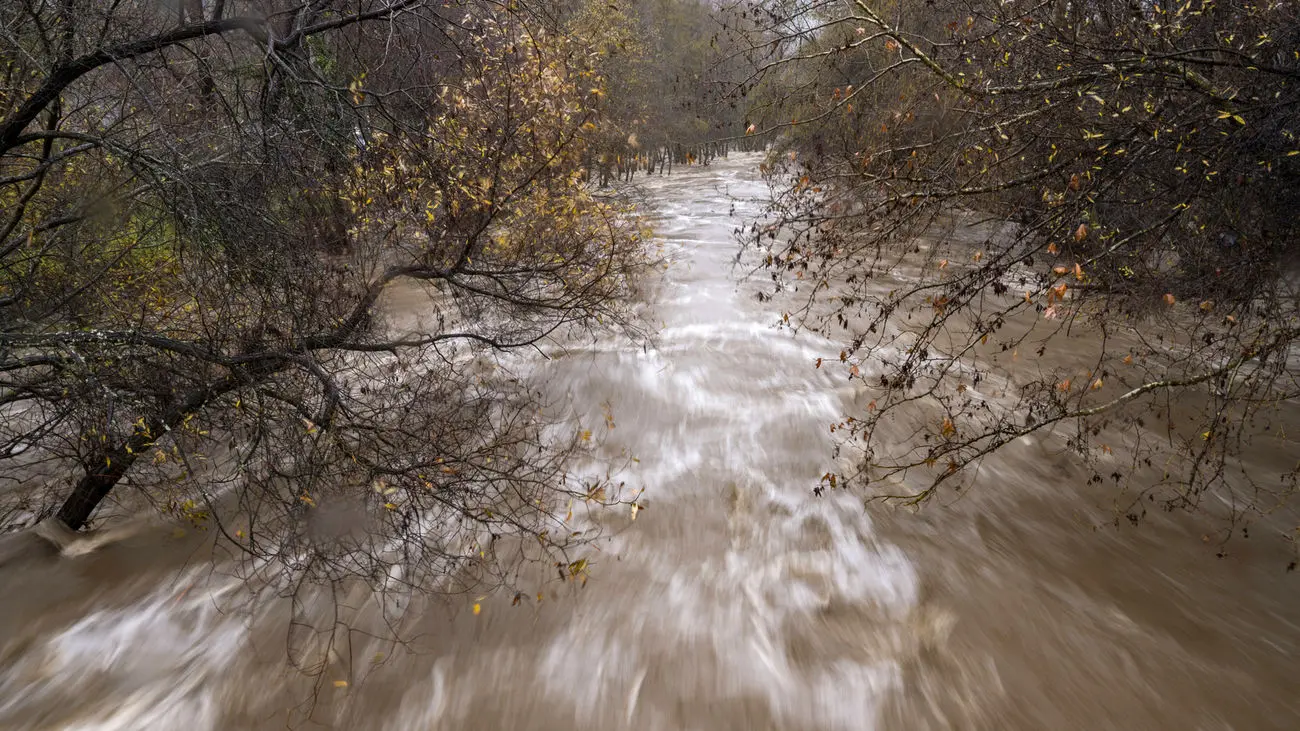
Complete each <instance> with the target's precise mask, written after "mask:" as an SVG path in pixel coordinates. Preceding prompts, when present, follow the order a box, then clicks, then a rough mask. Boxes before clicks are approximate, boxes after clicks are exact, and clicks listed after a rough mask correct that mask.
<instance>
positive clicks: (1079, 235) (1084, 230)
mask: <svg viewBox="0 0 1300 731" xmlns="http://www.w3.org/2000/svg"><path fill="white" fill-rule="evenodd" d="M1086 238H1088V224H1086V223H1081V224H1079V227H1078V228H1076V229H1075V230H1074V240H1075V241H1083V240H1084V239H1086Z"/></svg>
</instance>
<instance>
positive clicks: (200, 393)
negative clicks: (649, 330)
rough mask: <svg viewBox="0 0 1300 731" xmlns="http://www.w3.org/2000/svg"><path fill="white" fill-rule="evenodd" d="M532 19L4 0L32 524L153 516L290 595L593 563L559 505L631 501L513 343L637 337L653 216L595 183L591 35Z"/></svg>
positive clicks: (2, 325)
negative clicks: (173, 520)
mask: <svg viewBox="0 0 1300 731" xmlns="http://www.w3.org/2000/svg"><path fill="white" fill-rule="evenodd" d="M514 5H515V4H513V3H511V4H508V6H507V5H502V4H498V3H492V2H476V1H474V0H469V1H465V2H451V3H448V2H441V1H439V2H426V1H424V0H364V1H362V2H312V3H306V4H296V3H277V2H269V3H263V2H258V3H245V2H238V1H235V2H228V3H225V2H219V1H218V2H215V3H213V2H185V3H180V4H179V6H178V7H176V8H174V9H173V10H167V11H164V8H165V4H159V3H155V2H125V3H113V4H95V3H80V2H73V1H71V0H69V1H67V2H54V3H14V4H8V5H6V6H5V7H4V9H3V10H0V26H2V27H3V31H0V56H3V58H4V61H5V69H4V71H3V74H4V81H3V86H2V87H0V110H3V111H2V113H3V115H4V116H3V120H0V201H3V203H2V204H0V206H2V208H0V212H2V214H3V220H0V409H2V410H3V411H2V412H0V413H2V414H3V416H2V417H0V464H4V469H3V474H4V477H3V479H4V480H5V482H7V483H9V484H7V485H5V490H6V494H5V498H6V500H7V502H8V503H9V506H8V507H9V508H10V511H11V512H10V514H9V515H10V525H9V526H8V527H10V528H13V527H15V525H16V524H15V523H14V521H13V519H14V517H15V515H18V516H19V517H21V516H22V515H27V516H34V517H35V518H41V517H44V516H48V515H53V516H55V517H56V518H57V520H58V521H60V522H61V523H63V524H64V525H66V526H67V527H68V528H70V529H73V530H77V529H81V528H83V527H85V526H87V525H88V524H90V523H91V521H92V520H93V519H95V517H96V514H97V511H98V510H100V508H101V507H102V506H103V505H105V504H106V503H113V504H120V505H125V506H127V507H128V508H135V507H138V506H140V505H142V504H148V505H151V506H153V507H155V508H157V509H158V510H161V511H163V512H164V513H169V514H176V515H181V516H184V517H185V518H188V519H189V520H192V521H194V522H196V523H198V524H201V525H204V526H214V527H216V528H217V529H219V530H220V531H222V532H223V533H224V534H225V538H226V539H228V541H229V542H230V544H231V545H233V546H236V547H237V548H238V550H239V551H242V552H243V553H244V554H245V555H247V556H248V557H250V558H252V559H255V560H256V561H255V562H256V563H257V564H258V565H262V566H273V567H276V568H278V569H282V570H284V571H285V572H287V574H288V575H289V576H290V577H292V578H293V579H294V581H295V582H297V581H300V580H302V579H309V580H320V581H329V582H338V581H343V580H345V579H348V578H350V577H355V578H360V579H363V580H366V581H369V582H371V583H372V584H398V585H401V586H406V587H411V588H415V589H429V588H432V587H433V586H435V585H436V582H439V581H442V580H443V579H446V578H448V577H454V578H458V579H465V580H469V581H474V580H480V579H488V580H492V579H493V578H494V577H495V578H496V579H498V580H509V578H508V576H506V575H503V574H501V573H500V572H506V571H509V570H511V568H512V567H513V566H514V565H515V564H516V560H515V559H517V558H519V557H520V556H528V557H532V558H541V557H546V558H547V559H548V560H557V561H560V562H561V564H562V565H563V566H564V569H565V570H567V569H568V564H567V563H566V560H567V559H565V558H563V557H562V554H563V552H564V550H565V547H566V545H568V544H569V543H570V542H571V541H575V540H581V538H577V539H575V538H573V537H572V535H571V531H570V530H568V529H567V527H566V526H564V524H563V510H564V506H565V505H568V504H571V503H572V502H573V501H574V500H577V501H580V502H581V501H589V502H597V503H608V502H612V501H616V500H618V499H619V496H618V495H617V494H616V492H615V491H614V490H613V489H609V490H607V489H606V485H605V484H604V483H603V482H601V481H599V480H597V481H595V482H592V481H590V480H587V481H584V480H582V479H580V478H579V477H577V476H575V475H574V474H573V473H572V472H571V471H570V466H569V459H568V458H569V457H570V456H571V455H572V454H573V453H574V451H575V450H579V449H581V448H582V447H583V446H584V442H585V440H584V438H583V437H584V435H583V434H582V432H581V431H579V429H580V425H576V424H569V423H566V422H564V421H563V416H562V414H563V412H562V410H557V409H549V408H547V407H548V406H549V405H548V404H546V403H543V402H542V401H540V399H541V394H540V392H539V391H538V390H537V389H536V388H535V386H534V385H532V384H530V383H529V381H528V378H527V362H526V361H525V360H523V359H520V358H518V357H514V356H510V355H509V353H510V352H511V351H515V350H519V349H536V348H539V347H542V346H545V345H546V344H547V343H551V342H557V341H563V340H564V339H566V338H572V337H575V336H579V335H581V334H582V333H589V332H591V331H592V330H593V329H596V328H625V327H627V325H628V318H627V317H626V309H625V306H624V301H625V299H626V294H627V293H628V292H629V291H630V290H631V288H632V287H633V286H634V283H635V275H636V273H637V271H638V269H639V267H640V263H641V261H642V258H643V247H642V244H641V236H642V232H641V231H640V230H639V228H638V225H637V224H636V220H635V218H634V217H632V216H631V215H630V214H629V212H628V211H627V210H625V209H624V208H622V207H621V206H620V205H618V204H617V203H616V202H613V201H609V200H602V199H599V198H597V197H595V196H593V195H592V194H591V193H590V192H588V190H587V189H586V188H585V187H584V186H582V185H580V184H579V181H580V179H581V178H582V176H583V170H582V168H581V162H582V159H583V156H584V152H585V146H586V144H587V139H588V135H589V133H590V131H591V130H592V129H593V128H595V127H596V126H598V123H599V119H598V115H597V111H596V109H597V105H596V104H595V102H596V100H597V98H598V97H599V96H600V95H601V94H602V88H603V84H604V82H603V79H602V78H601V76H600V75H599V74H598V73H597V72H596V70H595V69H594V68H593V67H592V66H591V64H590V58H591V54H590V53H589V52H588V49H587V48H586V47H585V46H584V44H583V42H582V40H581V39H575V38H573V37H569V36H566V35H563V34H561V33H557V32H554V29H548V28H547V24H546V23H545V22H543V19H541V18H539V17H538V16H535V15H533V14H530V13H528V12H526V11H525V10H521V9H515V8H514ZM33 485H42V486H44V487H43V489H33V487H32V486H33ZM14 511H20V512H14ZM27 520H30V517H29V518H27ZM520 538H523V539H524V540H510V539H520ZM507 546H508V547H509V548H508V549H507V548H506V547H507Z"/></svg>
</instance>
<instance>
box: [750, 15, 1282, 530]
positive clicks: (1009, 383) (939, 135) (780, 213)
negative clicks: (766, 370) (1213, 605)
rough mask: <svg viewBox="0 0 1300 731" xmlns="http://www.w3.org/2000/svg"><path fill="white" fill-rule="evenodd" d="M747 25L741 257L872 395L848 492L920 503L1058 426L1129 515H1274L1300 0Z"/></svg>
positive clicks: (817, 18)
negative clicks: (751, 181) (756, 224)
mask: <svg viewBox="0 0 1300 731" xmlns="http://www.w3.org/2000/svg"><path fill="white" fill-rule="evenodd" d="M747 4H748V5H749V6H750V8H751V11H752V12H753V14H754V17H755V18H758V19H760V20H761V21H762V23H763V31H762V32H761V33H759V34H756V35H754V36H752V37H753V39H754V42H753V47H754V49H755V51H762V52H765V53H766V54H767V61H766V62H765V64H764V65H763V67H762V68H761V69H759V70H758V71H757V72H756V73H755V75H754V78H753V79H752V80H751V81H750V82H749V84H748V85H747V88H748V87H749V86H752V87H754V89H755V91H754V92H753V93H752V94H751V97H752V98H753V99H754V102H755V103H754V106H753V107H752V114H753V117H754V118H753V126H752V127H751V131H752V132H753V133H756V134H764V133H766V134H769V135H771V136H772V139H773V141H774V146H775V152H776V155H775V156H774V159H773V160H772V161H771V162H770V164H771V167H770V168H769V170H770V177H771V180H772V182H773V186H774V191H775V194H776V197H775V203H774V205H773V210H772V220H771V221H769V222H765V223H764V226H763V227H762V228H758V229H755V230H754V232H753V234H752V235H751V236H750V238H749V240H750V242H751V243H752V244H754V245H756V246H758V247H759V250H760V253H761V256H762V261H763V262H764V263H763V265H762V267H763V268H765V269H766V271H767V272H768V273H770V274H771V276H772V281H773V282H774V284H775V288H776V289H778V290H796V291H797V292H798V293H799V296H798V298H797V300H796V304H795V305H791V306H790V313H789V315H788V317H789V318H790V321H791V322H794V323H797V324H799V325H801V326H805V327H811V328H815V329H818V330H821V331H823V332H826V333H830V334H834V335H835V336H836V337H839V338H841V339H842V340H843V342H844V344H845V348H844V352H842V353H840V354H839V357H838V358H835V357H834V354H832V357H831V358H829V359H828V362H827V363H826V364H821V363H819V364H818V365H819V366H820V367H825V368H830V367H834V368H840V369H843V370H844V371H845V372H846V375H847V376H848V377H850V378H854V379H863V381H865V385H866V386H868V387H869V388H870V392H869V395H868V396H866V397H865V398H864V401H863V403H862V404H861V408H860V409H858V410H857V411H855V412H853V413H851V414H848V415H846V420H845V421H844V422H843V423H842V424H840V425H838V426H837V431H838V433H840V434H842V435H844V436H845V437H846V439H845V442H844V446H845V447H846V448H850V449H852V450H853V454H854V455H855V459H854V461H853V463H854V467H853V469H851V470H846V472H845V474H842V475H835V476H834V477H835V478H836V481H837V482H838V481H842V480H845V479H849V480H850V481H855V482H857V483H858V484H864V483H870V484H871V485H873V486H874V488H875V490H874V492H873V494H876V495H884V496H890V497H895V498H900V499H902V500H905V501H909V502H918V501H921V500H924V499H926V498H928V497H931V496H932V495H934V494H936V491H937V490H939V489H940V488H941V487H944V486H950V487H954V488H958V489H959V488H961V487H962V486H963V485H967V484H970V483H971V482H972V481H973V480H977V479H978V475H979V466H980V465H981V464H982V463H983V462H984V460H985V459H986V458H987V457H989V456H991V455H994V454H996V453H998V452H999V450H1002V449H1003V448H1005V447H1006V446H1008V445H1011V444H1013V443H1015V442H1016V441H1017V440H1020V439H1021V438H1022V437H1026V436H1028V435H1031V434H1035V433H1039V432H1044V433H1046V432H1045V430H1046V431H1048V432H1052V433H1055V434H1057V435H1060V436H1062V437H1063V438H1064V441H1063V444H1064V446H1066V447H1067V448H1068V450H1069V451H1071V452H1073V453H1074V454H1075V455H1076V457H1077V458H1078V461H1079V462H1080V463H1081V464H1083V465H1085V466H1086V468H1087V471H1086V472H1085V475H1084V476H1085V478H1086V479H1089V480H1091V481H1092V482H1103V481H1104V482H1106V483H1111V482H1114V483H1118V484H1119V485H1120V487H1121V488H1122V494H1123V495H1124V496H1125V497H1123V498H1122V499H1121V500H1120V502H1119V503H1117V505H1118V508H1119V510H1118V514H1117V518H1119V519H1124V518H1128V519H1130V520H1139V519H1140V518H1141V517H1142V516H1143V515H1144V514H1146V511H1147V510H1148V506H1159V507H1163V508H1196V507H1206V508H1212V509H1214V510H1218V509H1220V508H1226V514H1228V515H1230V516H1231V517H1232V519H1233V520H1234V521H1235V520H1238V519H1241V518H1251V517H1259V516H1260V515H1261V514H1265V513H1270V512H1273V511H1275V510H1277V509H1278V508H1279V507H1280V506H1281V505H1283V504H1285V502H1286V500H1287V498H1288V497H1289V496H1290V495H1292V494H1293V493H1294V490H1295V480H1296V471H1297V465H1296V464H1295V463H1294V461H1293V459H1294V458H1293V457H1291V458H1287V457H1285V456H1282V457H1281V458H1279V456H1278V455H1279V454H1281V455H1285V454H1286V453H1288V452H1290V451H1291V446H1292V444H1293V441H1292V439H1293V438H1292V437H1290V436H1288V435H1287V433H1286V428H1287V425H1294V424H1295V421H1296V419H1295V416H1296V414H1295V410H1294V404H1295V397H1296V396H1297V395H1298V394H1300V384H1298V383H1297V376H1298V375H1300V369H1298V368H1297V365H1296V357H1295V352H1294V351H1295V344H1296V341H1297V336H1298V335H1300V321H1297V317H1298V316H1300V299H1298V298H1297V292H1296V289H1295V281H1296V280H1295V268H1294V267H1295V263H1296V261H1295V254H1296V251H1297V249H1296V246H1295V240H1296V235H1297V224H1296V217H1295V211H1296V210H1297V205H1300V139H1297V136H1296V135H1297V133H1300V129H1298V128H1297V116H1296V110H1297V109H1300V16H1298V15H1297V12H1298V11H1297V7H1296V5H1295V4H1293V3H1274V2H1251V1H1249V0H1227V1H1222V2H1218V1H1215V2H1200V1H1199V0H1197V1H1196V2H1191V3H1153V2H1140V3H1139V2H1127V0H1124V1H1121V0H1115V1H1113V2H1112V1H1110V0H1088V1H1087V2H1073V1H1070V2H1067V1H1066V0H1060V1H1056V0H1048V1H1046V2H1019V1H1013V2H1004V1H1002V0H998V1H996V2H992V1H991V2H984V1H983V0H969V1H963V2H948V1H947V0H937V1H935V0H931V1H929V2H926V3H920V2H907V1H906V0H881V1H875V0H844V1H838V2H799V1H796V2H783V1H780V0H776V1H773V2H753V3H747ZM1067 341H1068V345H1067ZM1067 349H1068V351H1069V355H1068V357H1067V356H1066V355H1065V351H1066V350H1067ZM900 435H901V436H900ZM831 477H832V476H831V475H827V478H826V479H827V480H830V479H831ZM1291 527H1294V526H1293V525H1292V526H1291ZM1286 530H1289V528H1286Z"/></svg>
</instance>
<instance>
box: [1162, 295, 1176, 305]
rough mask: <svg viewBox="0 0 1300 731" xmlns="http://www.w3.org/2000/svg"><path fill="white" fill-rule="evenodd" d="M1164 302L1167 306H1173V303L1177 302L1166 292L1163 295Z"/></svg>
mask: <svg viewBox="0 0 1300 731" xmlns="http://www.w3.org/2000/svg"><path fill="white" fill-rule="evenodd" d="M1164 300H1165V304H1167V305H1173V304H1174V302H1176V301H1177V300H1175V299H1174V296H1173V295H1172V294H1170V293H1168V292H1166V293H1165V297H1164Z"/></svg>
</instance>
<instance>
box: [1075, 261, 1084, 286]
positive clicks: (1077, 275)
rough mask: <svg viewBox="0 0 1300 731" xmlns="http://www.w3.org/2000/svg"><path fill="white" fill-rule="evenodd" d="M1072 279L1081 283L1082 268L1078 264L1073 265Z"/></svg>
mask: <svg viewBox="0 0 1300 731" xmlns="http://www.w3.org/2000/svg"><path fill="white" fill-rule="evenodd" d="M1074 278H1075V279H1077V280H1079V281H1080V282H1082V281H1083V267H1082V266H1080V265H1079V264H1078V262H1076V263H1075V265H1074Z"/></svg>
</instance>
